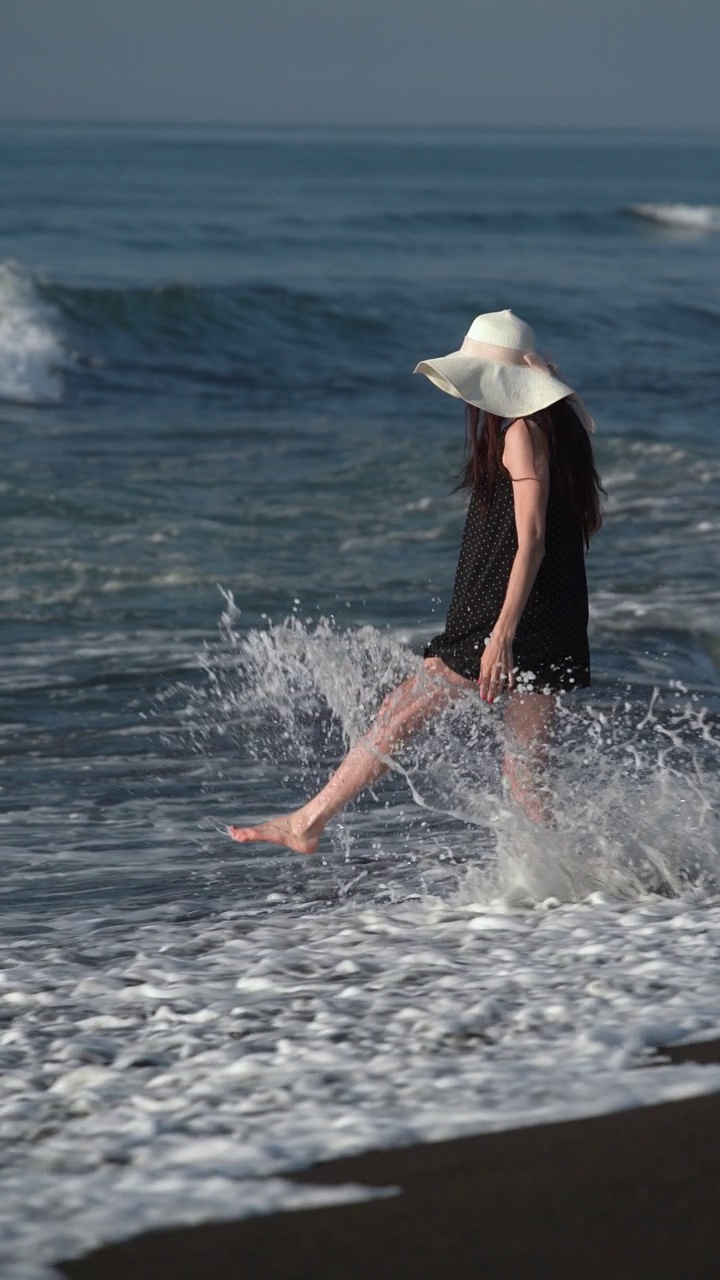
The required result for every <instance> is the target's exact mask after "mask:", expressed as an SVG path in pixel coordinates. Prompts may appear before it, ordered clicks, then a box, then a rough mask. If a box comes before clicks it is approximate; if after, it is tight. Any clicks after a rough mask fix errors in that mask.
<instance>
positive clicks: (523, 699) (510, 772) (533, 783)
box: [503, 693, 557, 826]
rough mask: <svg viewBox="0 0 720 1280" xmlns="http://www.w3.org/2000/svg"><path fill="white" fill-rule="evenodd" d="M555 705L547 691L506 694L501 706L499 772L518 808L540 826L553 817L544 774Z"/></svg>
mask: <svg viewBox="0 0 720 1280" xmlns="http://www.w3.org/2000/svg"><path fill="white" fill-rule="evenodd" d="M556 705H557V704H556V699H555V696H554V695H553V694H551V693H510V694H509V695H508V701H507V705H506V707H505V728H506V730H507V746H506V750H505V758H504V761H503V773H504V775H505V777H506V778H507V781H508V785H509V788H510V794H511V796H512V798H513V800H514V801H515V803H516V804H517V806H518V808H520V809H522V811H523V813H524V814H525V815H526V816H527V817H528V818H531V819H532V821H533V822H539V823H541V824H542V825H543V826H549V825H550V823H551V822H552V820H553V815H552V811H551V808H550V800H549V796H548V792H547V787H546V785H545V774H546V769H547V745H548V741H549V738H550V732H551V730H552V724H553V719H554V716H555V710H556Z"/></svg>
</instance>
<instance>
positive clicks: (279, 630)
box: [0, 125, 720, 1280]
mask: <svg viewBox="0 0 720 1280" xmlns="http://www.w3.org/2000/svg"><path fill="white" fill-rule="evenodd" d="M0 175H1V178H2V193H3V194H2V201H0V237H1V240H0V432H1V433H2V454H3V467H2V474H1V475H0V516H1V518H2V532H3V536H2V541H1V543H0V563H1V565H2V569H1V572H0V600H1V601H2V611H1V614H0V626H1V627H2V652H3V662H2V666H1V668H0V681H1V683H2V698H3V708H4V715H3V719H2V724H1V725H0V741H1V743H2V756H3V771H2V793H1V799H2V809H1V812H0V823H1V824H2V827H1V833H2V839H1V841H0V849H1V858H2V883H1V885H0V912H1V919H2V936H1V943H0V945H1V947H2V959H1V961H0V1070H1V1075H0V1139H1V1149H2V1155H1V1157H0V1160H1V1163H2V1169H0V1237H1V1239H2V1244H1V1245H0V1248H2V1250H3V1251H4V1254H3V1256H4V1262H3V1275H4V1276H7V1277H8V1278H9V1277H13V1278H14V1280H19V1278H20V1277H22V1278H24V1280H41V1278H42V1277H48V1276H51V1275H53V1274H54V1273H53V1271H52V1264H53V1263H54V1262H57V1261H58V1260H59V1259H62V1258H68V1257H71V1256H76V1255H77V1254H79V1253H82V1252H83V1251H85V1250H86V1249H88V1248H90V1247H92V1246H93V1245H96V1244H98V1243H103V1242H108V1241H109V1240H112V1239H116V1238H119V1237H122V1236H126V1235H129V1234H133V1233H135V1232H137V1231H139V1230H141V1229H142V1228H145V1227H149V1226H157V1225H161V1224H169V1223H178V1222H192V1221H200V1220H203V1219H208V1218H217V1217H222V1216H227V1217H239V1216H242V1215H247V1214H252V1213H264V1212H269V1211H271V1210H274V1209H277V1208H289V1207H293V1206H295V1205H298V1204H308V1203H318V1202H321V1201H322V1202H328V1201H330V1200H332V1199H336V1198H337V1197H338V1196H339V1195H341V1196H344V1197H345V1198H352V1197H353V1196H359V1195H362V1194H363V1192H362V1191H361V1190H359V1189H358V1188H347V1189H344V1190H341V1191H338V1189H337V1188H335V1189H333V1190H331V1191H323V1190H322V1189H320V1190H319V1189H313V1188H310V1187H300V1186H298V1185H295V1184H293V1183H292V1181H291V1177H290V1175H291V1173H292V1170H293V1169H294V1168H298V1167H300V1166H302V1165H306V1164H308V1163H310V1162H312V1161H314V1160H317V1159H320V1158H322V1157H325V1156H335V1155H339V1154H343V1153H347V1152H352V1151H358V1150H362V1149H365V1148H370V1147H375V1146H383V1145H398V1144H403V1143H407V1142H413V1141H420V1140H425V1139H434V1138H440V1137H447V1136H451V1135H457V1134H461V1133H474V1132H481V1131H483V1130H487V1129H496V1128H503V1127H511V1126H517V1125H525V1124H534V1123H540V1122H542V1121H544V1120H549V1119H557V1118H561V1117H566V1116H568V1117H569V1116H575V1115H588V1114H593V1113H598V1112H603V1111H608V1110H612V1109H615V1108H622V1107H627V1106H632V1105H636V1104H640V1103H647V1102H652V1101H657V1100H661V1099H670V1098H675V1097H681V1096H686V1095H688V1094H692V1093H698V1092H702V1091H704V1090H714V1089H718V1088H720V1068H717V1067H713V1066H705V1067H700V1066H696V1065H692V1064H688V1065H685V1066H672V1067H671V1066H664V1067H663V1066H658V1065H656V1064H655V1063H654V1062H653V1058H652V1054H653V1051H654V1049H655V1048H656V1047H657V1046H661V1045H664V1044H668V1043H671V1042H673V1041H678V1040H682V1039H683V1038H697V1037H702V1036H710V1035H719V1034H720V959H719V958H718V957H719V953H718V941H717V940H718V928H719V927H720V832H719V823H718V801H719V799H720V773H719V768H718V766H719V764H720V725H719V723H718V717H719V714H720V538H719V537H718V533H719V531H720V515H719V514H718V513H719V511H720V454H719V452H718V443H717V441H718V425H717V419H718V404H719V403H720V364H719V362H718V356H717V352H718V342H719V340H720V273H719V270H718V268H719V266H720V234H718V232H719V231H720V137H719V136H718V135H717V134H716V133H712V132H706V133H695V134H682V133H657V134H654V133H651V132H643V133H633V132H615V133H602V132H587V133H586V132H582V131H573V130H568V131H566V132H542V131H537V132H536V131H527V132H512V131H506V132H487V131H486V132H483V131H479V130H470V129H469V130H431V129H426V130H391V129H388V130H380V129H377V130H367V129H354V130H353V129H344V130H342V129H330V128H327V129H320V128H317V129H301V128H286V129H280V128H273V129H270V128H267V129H259V128H255V129H243V128H232V127H227V128H220V127H212V128H211V127H207V128H201V127H190V126H188V127H176V128H175V127H173V128H171V127H159V126H158V127H151V126H147V127H139V126H138V127H120V126H117V127H111V126H93V127H91V126H87V127H85V126H80V125H72V126H71V125H65V126H60V125H58V126H55V127H50V126H40V125H24V126H21V125H4V126H2V127H0ZM504 307H512V308H513V310H515V311H516V312H517V313H518V314H519V315H521V316H522V317H523V318H524V319H527V320H528V321H529V322H530V323H531V324H532V325H533V326H534V328H535V330H536V333H537V336H538V343H539V348H540V350H542V351H545V352H548V353H549V354H550V355H551V356H552V358H553V359H554V360H556V361H557V363H558V364H559V366H560V368H561V369H562V370H563V372H564V373H565V374H566V375H567V377H568V378H569V379H570V381H571V382H572V383H573V384H574V385H576V386H577V387H578V389H579V390H580V392H581V393H582V395H583V396H584V398H585V399H586V401H587V403H588V405H589V407H590V409H591V411H592V413H593V415H594V417H595V418H596V420H597V423H598V431H597V435H596V437H595V444H596V453H597V460H598V465H599V468H600V471H601V474H602V477H603V483H604V485H605V488H606V491H607V497H606V501H605V528H604V530H603V532H602V534H601V535H600V537H599V538H598V539H597V540H596V541H595V542H593V545H592V547H591V551H590V554H589V556H588V578H589V584H590V596H591V646H592V654H593V687H592V688H591V689H590V690H589V691H587V692H585V693H583V694H580V695H578V696H577V697H576V698H575V699H574V700H573V699H572V698H571V699H567V700H566V701H565V703H564V705H563V707H562V711H561V714H560V719H559V724H558V732H557V737H556V740H555V742H554V744H553V747H552V752H551V760H550V765H549V768H550V776H551V778H552V785H553V788H554V790H555V793H556V796H557V802H556V803H557V814H558V823H557V828H556V829H555V830H540V829H538V828H535V827H533V826H532V824H530V823H528V822H526V821H525V820H524V819H522V818H521V817H520V816H519V815H518V814H517V813H514V812H513V811H512V810H510V809H508V807H507V804H506V802H505V800H504V798H503V793H502V788H501V784H500V775H499V765H498V761H499V756H500V752H501V749H502V741H501V739H502V727H501V716H500V714H499V707H497V708H492V709H491V708H488V707H486V706H483V705H482V704H480V703H478V702H477V700H476V699H469V700H464V701H462V702H460V703H458V704H455V705H454V706H453V707H452V708H451V709H449V710H448V712H447V713H445V714H444V715H443V716H442V717H441V718H440V719H439V720H438V721H437V722H436V723H435V724H433V725H432V726H430V727H429V728H428V729H427V730H425V731H424V732H423V733H422V734H421V735H420V736H419V737H418V738H417V739H416V741H415V742H414V743H413V744H411V745H409V746H407V747H406V748H405V749H404V750H403V751H402V752H401V753H399V755H398V758H397V761H396V764H395V767H394V768H393V769H392V770H391V772H390V774H389V776H388V777H387V778H386V779H385V780H383V781H382V782H381V783H379V784H377V786H376V787H374V788H373V791H372V793H369V794H367V795H365V796H363V797H361V798H360V799H359V800H358V802H357V803H356V804H354V805H353V806H351V808H350V809H349V810H348V811H347V813H345V814H344V815H342V817H341V818H339V819H337V820H335V821H334V823H333V824H332V826H331V827H330V828H329V829H328V832H327V835H326V837H325V839H324V842H323V845H322V846H321V851H320V852H319V853H318V854H317V855H316V856H315V857H313V858H302V857H299V856H295V855H290V854H288V853H286V852H285V851H282V850H278V849H270V848H268V847H266V846H254V847H240V846H238V845H235V844H233V843H232V842H230V841H229V839H228V838H227V836H226V835H225V833H224V828H225V825H226V824H227V823H229V822H239V821H253V820H257V819H261V818H263V817H266V816H269V815H271V814H273V813H278V812H282V811H283V810H284V809H286V808H288V807H290V806H295V805H297V804H298V803H300V802H301V800H302V799H303V798H304V797H306V796H307V795H308V794H309V792H310V791H311V790H313V789H315V788H317V787H318V786H319V785H320V784H321V783H322V782H324V781H325V779H326V778H327V776H328V774H329V771H330V770H331V769H332V767H333V766H334V764H336V763H337V761H338V760H339V759H340V757H341V755H342V753H343V751H344V750H345V748H346V746H347V744H348V742H352V741H354V740H355V739H356V737H357V736H358V734H359V733H361V732H362V730H363V729H364V727H365V726H366V725H367V724H368V722H369V719H370V718H371V716H372V714H373V711H374V709H375V708H376V707H377V705H378V703H379V701H380V698H381V696H382V694H383V693H384V692H385V691H386V690H387V689H388V688H390V687H391V686H392V684H393V683H394V682H395V681H397V680H398V679H400V678H402V677H403V676H404V675H405V674H407V673H408V672H410V671H412V670H414V669H417V666H418V664H419V662H420V657H419V655H420V654H421V652H422V647H423V644H424V643H425V642H426V641H427V640H428V639H429V638H430V636H432V635H433V634H435V633H436V632H438V631H440V630H442V626H443V620H444V614H445V610H446V607H447V604H448V601H449V594H450V590H451V587H452V579H453V573H454V568H455V561H456V557H457V551H458V545H459V537H460V532H461V528H462V520H463V510H464V502H463V499H462V497H461V496H460V495H458V494H457V493H454V492H453V486H454V483H455V478H456V475H457V471H458V468H459V466H460V463H461V459H462V450H463V430H464V427H463V418H462V407H461V406H460V405H459V404H458V403H457V402H454V401H453V400H451V399H450V398H448V397H445V396H442V395H440V394H439V393H438V392H437V391H436V390H435V389H434V388H432V387H431V386H430V385H429V384H428V383H427V382H426V380H425V379H421V378H413V377H412V369H413V367H414V365H415V363H416V362H417V361H418V360H419V359H421V358H424V357H428V356H434V355H440V354H443V353H445V352H446V351H449V350H452V349H454V348H455V347H456V346H457V345H458V344H459V342H460V340H461V339H462V337H463V334H464V332H465V330H466V328H467V327H468V324H469V322H470V320H471V319H472V317H473V316H474V315H475V314H477V313H478V312H481V311H491V310H497V309H501V308H504Z"/></svg>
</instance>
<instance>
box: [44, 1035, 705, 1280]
mask: <svg viewBox="0 0 720 1280" xmlns="http://www.w3.org/2000/svg"><path fill="white" fill-rule="evenodd" d="M663 1056H664V1058H665V1061H667V1058H668V1057H670V1059H671V1061H678V1062H679V1061H694V1062H718V1061H719V1060H720V1042H717V1041H713V1042H709V1043H707V1044H704V1045H701V1046H690V1047H682V1048H676V1049H674V1050H672V1051H670V1052H668V1051H665V1052H664V1054H663ZM296 1178H297V1180H298V1181H300V1182H313V1183H320V1184H337V1183H343V1182H353V1183H363V1184H365V1185H368V1186H379V1187H397V1188H399V1189H400V1193H399V1194H397V1195H394V1196H392V1197H389V1198H386V1199H376V1200H370V1201H366V1202H363V1203H358V1204H349V1205H342V1206H338V1207H333V1208H327V1209H313V1210H307V1211H302V1212H294V1213H286V1214H280V1215H272V1216H269V1217H261V1218H254V1219H249V1220H245V1221H242V1222H218V1223H207V1224H204V1225H201V1226H198V1227H193V1228H188V1229H180V1230H168V1231H155V1232H151V1233H148V1234H147V1235H144V1236H140V1237H138V1238H136V1239H133V1240H128V1241H126V1242H124V1243H122V1244H119V1245H115V1246H112V1247H110V1248H105V1249H100V1250H98V1251H97V1252H95V1253H93V1254H90V1255H89V1256H87V1257H85V1258H83V1259H81V1260H79V1261H76V1262H72V1263H66V1264H65V1265H64V1267H63V1271H64V1274H65V1275H67V1276H68V1277H70V1278H71V1280H201V1278H203V1280H204V1277H206V1276H212V1277H213V1280H240V1278H241V1277H242V1280H247V1278H249V1277H253V1278H254V1277H258V1278H259V1277H272V1280H306V1278H307V1280H309V1278H310V1277H313V1280H356V1278H357V1280H360V1278H361V1277H362V1280H365V1277H367V1276H368V1275H371V1276H373V1277H375V1278H376V1280H395V1278H396V1277H399V1276H409V1277H410V1276H412V1277H416V1278H417V1280H421V1278H423V1277H427V1278H428V1280H430V1278H431V1277H432V1278H433V1280H435V1278H437V1280H440V1278H442V1277H446V1276H452V1277H453V1278H454V1280H477V1278H478V1277H483V1278H484V1280H488V1278H497V1280H506V1278H507V1280H510V1278H512V1280H541V1278H542V1280H545V1278H547V1280H558V1278H560V1277H577V1278H578V1280H595V1278H597V1280H601V1278H602V1280H609V1278H611V1280H641V1278H644V1277H652V1280H661V1278H664V1277H667V1280H685V1278H687V1280H702V1278H704V1277H707V1280H710V1278H711V1277H713V1278H714V1277H717V1275H718V1274H719V1271H720V1264H719V1263H718V1256H719V1254H720V1222H719V1221H718V1216H717V1204H718V1198H719V1197H720V1097H719V1096H718V1095H717V1094H709V1095H706V1096H703V1097H697V1098H690V1099H687V1100H684V1101H680V1102H675V1103H669V1104H664V1105H662V1106H654V1107H644V1108H640V1109H637V1110H633V1111H626V1112H616V1113H614V1114H611V1115H607V1116H599V1117H593V1118H591V1119H587V1120H578V1121H571V1122H567V1123H563V1124H551V1125H538V1126H535V1127H533V1128H527V1129H520V1130H514V1131H511V1132H504V1133H497V1134H486V1135H483V1136H481V1137H477V1138H463V1139H459V1140H456V1141H451V1142H438V1143H429V1144H425V1145H420V1146H414V1147H407V1148H402V1149H397V1150H389V1151H373V1152H368V1153H366V1154H363V1155H360V1156H357V1157H354V1158H351V1159H344V1160H336V1161H332V1162H329V1163H327V1164H323V1165H318V1166H315V1167H314V1168H312V1169H310V1170H308V1171H306V1172H304V1173H299V1174H297V1175H296Z"/></svg>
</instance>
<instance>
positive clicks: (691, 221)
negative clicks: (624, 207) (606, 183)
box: [629, 204, 720, 231]
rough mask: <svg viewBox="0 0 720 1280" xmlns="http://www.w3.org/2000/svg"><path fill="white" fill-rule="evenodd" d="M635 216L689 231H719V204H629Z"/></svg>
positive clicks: (630, 210)
mask: <svg viewBox="0 0 720 1280" xmlns="http://www.w3.org/2000/svg"><path fill="white" fill-rule="evenodd" d="M629 212H630V213H632V214H634V215H635V217H636V218H648V219H649V220H650V221H651V222H660V223H662V224H663V225H665V226H668V227H684V228H686V229H687V230H691V231H720V206H718V205H714V204H631V205H630V209H629Z"/></svg>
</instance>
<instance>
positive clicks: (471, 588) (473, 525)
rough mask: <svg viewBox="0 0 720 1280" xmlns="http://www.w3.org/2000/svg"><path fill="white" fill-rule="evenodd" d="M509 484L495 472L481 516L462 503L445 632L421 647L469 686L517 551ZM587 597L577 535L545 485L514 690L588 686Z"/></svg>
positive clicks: (516, 647) (474, 501) (476, 504)
mask: <svg viewBox="0 0 720 1280" xmlns="http://www.w3.org/2000/svg"><path fill="white" fill-rule="evenodd" d="M517 547H518V542H517V531H516V528H515V510H514V502H513V484H512V480H511V479H510V476H509V475H508V473H507V471H505V470H504V468H502V467H500V468H499V469H498V472H497V476H496V481H495V488H494V492H493V495H492V499H491V502H490V507H489V509H488V512H487V515H483V511H482V504H481V502H480V500H479V497H478V495H477V493H473V495H472V497H471V498H470V505H469V507H468V512H467V518H466V520H465V529H464V532H463V538H462V545H461V548H460V559H459V561H458V566H457V572H456V575H455V585H454V587H453V594H452V600H451V602H450V609H449V611H448V615H447V622H446V624H445V630H444V631H443V633H442V635H439V636H436V637H435V638H434V639H433V640H431V641H430V644H429V645H428V646H427V648H426V649H425V657H426V658H431V657H438V658H442V660H443V662H445V663H446V664H447V665H448V666H449V667H450V668H451V669H452V670H453V671H456V672H457V673H458V674H459V675H462V676H465V678H466V679H467V680H477V678H478V676H479V674H480V659H481V657H482V652H483V649H484V648H485V644H486V641H487V637H488V636H489V635H490V632H491V631H492V629H493V627H494V625H495V623H496V622H497V619H498V616H499V614H500V610H501V609H502V606H503V603H504V600H505V594H506V592H507V585H508V579H509V577H510V570H511V569H512V565H513V561H514V559H515V555H516V552H517ZM587 624H588V594H587V578H586V575H585V548H584V545H583V538H582V533H581V530H580V528H579V526H578V525H577V522H576V520H575V519H574V518H573V515H572V513H571V512H570V511H569V510H567V509H566V506H565V504H564V503H561V502H560V501H559V500H558V495H557V492H556V490H555V486H554V485H553V482H552V478H551V481H550V493H549V497H548V507H547V518H546V531H545V556H544V559H543V561H542V564H541V565H540V569H539V571H538V574H537V577H536V579H535V582H534V584H533V588H532V591H531V592H530V595H529V597H528V600H527V603H526V605H525V608H524V610H523V614H522V617H521V619H520V624H519V626H518V629H517V632H516V635H515V640H514V642H513V658H514V662H515V668H516V673H517V680H518V687H519V688H520V689H523V688H524V689H526V690H534V691H536V692H545V691H551V692H559V691H561V690H571V689H579V688H584V687H586V686H587V685H589V684H590V651H589V648H588V637H587Z"/></svg>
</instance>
